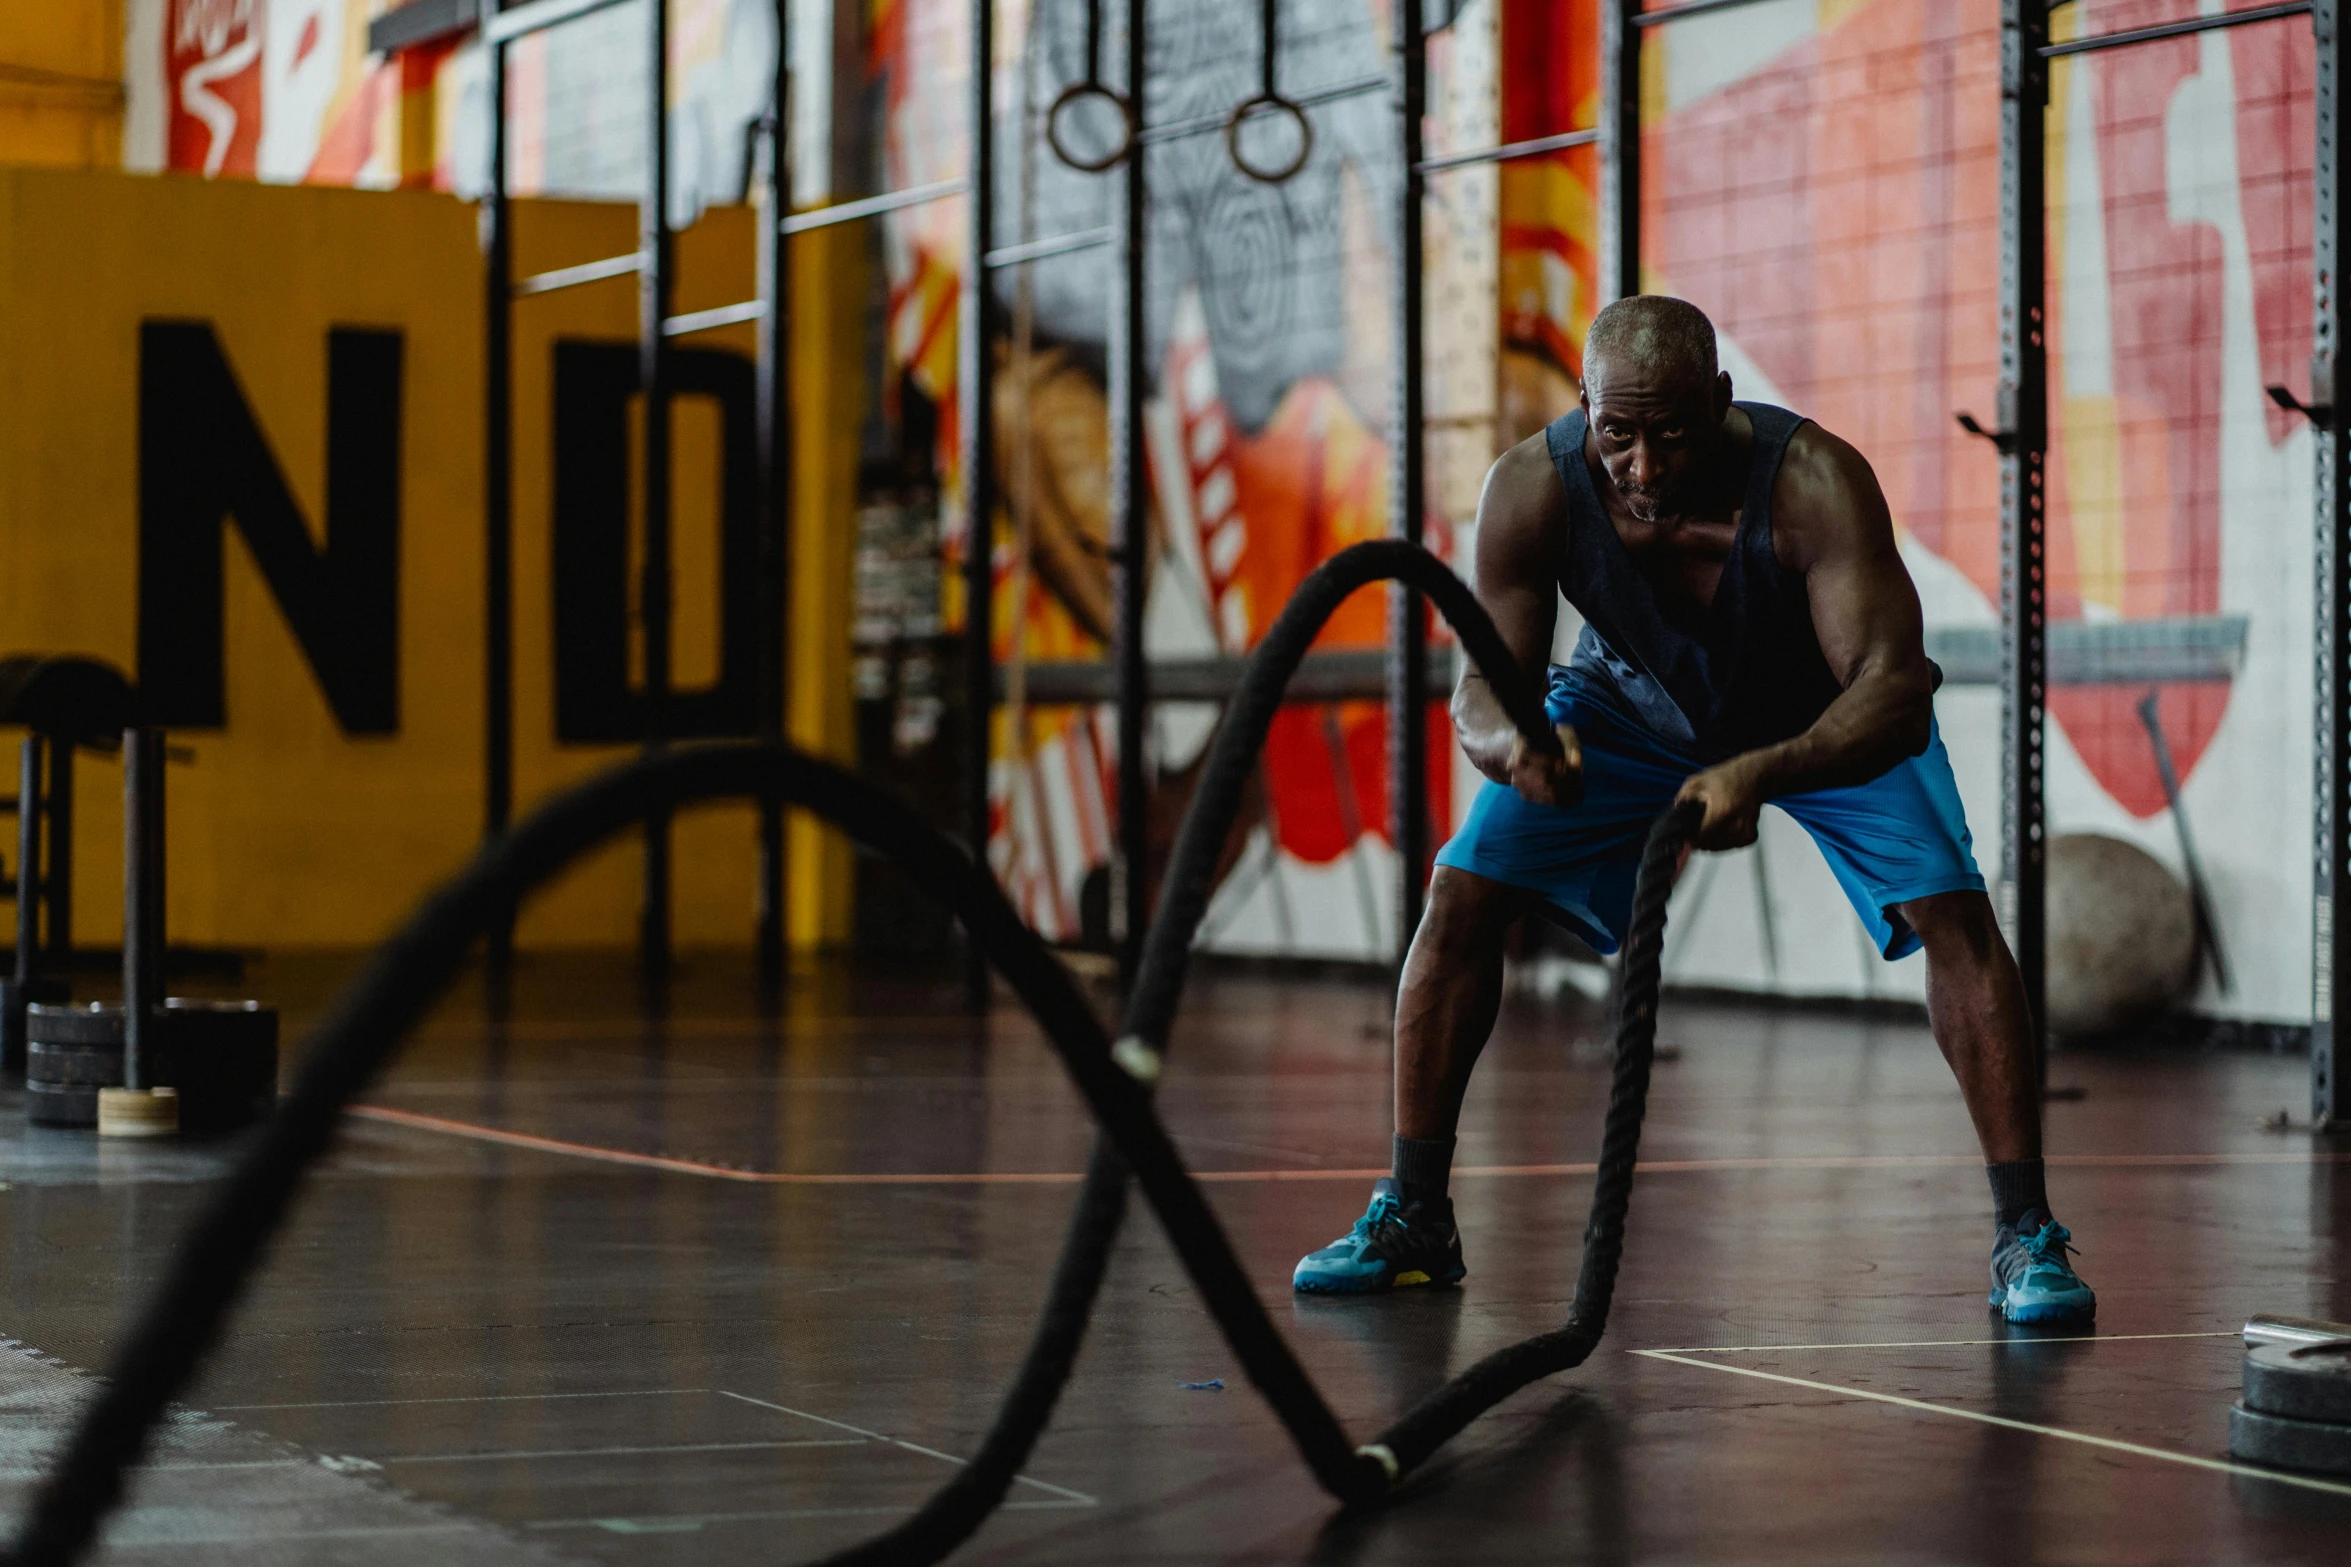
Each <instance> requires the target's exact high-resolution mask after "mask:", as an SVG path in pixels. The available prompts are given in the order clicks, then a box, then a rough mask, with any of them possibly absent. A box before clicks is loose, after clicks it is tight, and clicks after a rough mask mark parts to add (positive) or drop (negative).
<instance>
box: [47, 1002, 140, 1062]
mask: <svg viewBox="0 0 2351 1567" xmlns="http://www.w3.org/2000/svg"><path fill="white" fill-rule="evenodd" d="M25 1037H26V1038H27V1039H29V1040H31V1041H32V1042H33V1043H35V1044H41V1045H112V1046H113V1047H114V1048H115V1049H117V1050H120V1049H121V1048H122V1008H121V1007H119V1006H115V1005H112V1004H111V1003H107V1002H98V1001H93V1002H90V1003H88V1004H87V1005H84V1006H67V1005H57V1006H41V1005H35V1006H32V1007H30V1008H27V1009H26V1012H25Z"/></svg>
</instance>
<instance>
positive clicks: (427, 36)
mask: <svg viewBox="0 0 2351 1567" xmlns="http://www.w3.org/2000/svg"><path fill="white" fill-rule="evenodd" d="M481 19H482V7H481V0H408V3H407V4H406V5H400V6H394V7H393V8H392V9H391V10H389V11H386V12H385V13H384V14H383V15H381V16H379V17H377V18H376V19H375V20H373V21H371V22H369V23H368V24H367V48H368V52H369V53H370V54H398V53H399V52H400V51H401V50H403V49H413V48H415V47H416V46H417V45H419V44H429V43H437V42H439V41H440V40H441V39H443V38H448V37H452V36H454V35H455V34H458V33H470V32H472V31H473V29H474V24H475V23H477V22H479V21H480V20H481Z"/></svg>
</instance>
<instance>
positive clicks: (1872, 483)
mask: <svg viewBox="0 0 2351 1567" xmlns="http://www.w3.org/2000/svg"><path fill="white" fill-rule="evenodd" d="M1771 516H1772V543H1773V552H1774V553H1775V554H1777V555H1778V556H1779V557H1780V560H1781V562H1782V563H1783V564H1784V565H1787V566H1789V567H1792V568H1794V569H1796V570H1803V569H1804V568H1805V567H1807V566H1809V565H1811V564H1813V563H1814V562H1816V561H1819V560H1821V559H1823V558H1824V557H1827V556H1830V555H1834V554H1839V553H1845V552H1849V551H1853V550H1856V549H1858V550H1864V551H1868V550H1874V549H1877V548H1880V547H1884V548H1891V547H1892V546H1893V542H1894V525H1893V518H1892V516H1891V515H1890V514H1889V513H1888V511H1887V509H1886V497H1885V493H1884V492H1883V491H1882V490H1880V489H1879V488H1878V476H1877V473H1876V470H1874V469H1872V468H1871V467H1870V465H1869V459H1868V458H1866V457H1864V456H1862V455H1861V453H1860V452H1859V451H1858V450H1856V449H1855V448H1854V446H1853V445H1852V443H1851V442H1849V441H1846V440H1844V439H1842V438H1840V437H1839V436H1836V435H1834V434H1832V433H1830V432H1829V431H1827V430H1824V429H1822V428H1821V427H1820V426H1819V425H1817V424H1813V423H1809V422H1808V423H1806V424H1805V425H1804V426H1803V427H1802V428H1801V429H1799V430H1798V431H1797V432H1796V433H1795V435H1794V436H1792V437H1790V439H1789V441H1788V451H1787V455H1786V456H1785V457H1783V458H1782V459H1781V461H1780V471H1779V476H1778V478H1777V479H1775V480H1774V481H1773V483H1772V491H1771Z"/></svg>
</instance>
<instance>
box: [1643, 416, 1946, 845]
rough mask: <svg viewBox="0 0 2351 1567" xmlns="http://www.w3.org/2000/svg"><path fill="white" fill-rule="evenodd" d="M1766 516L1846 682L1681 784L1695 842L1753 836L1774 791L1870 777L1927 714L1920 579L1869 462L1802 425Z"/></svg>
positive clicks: (1919, 746) (1926, 723)
mask: <svg viewBox="0 0 2351 1567" xmlns="http://www.w3.org/2000/svg"><path fill="white" fill-rule="evenodd" d="M1772 516H1773V524H1774V534H1775V538H1776V539H1777V540H1778V541H1779V542H1781V543H1782V544H1784V545H1785V546H1786V547H1787V548H1788V549H1789V550H1790V551H1791V552H1792V554H1793V557H1794V558H1793V559H1792V560H1791V561H1790V562H1789V563H1790V564H1791V565H1793V566H1795V567H1796V568H1797V569H1799V570H1801V571H1802V572H1803V573H1804V583H1805V589H1806V592H1807V594H1808V596H1809V597H1810V599H1811V602H1812V629H1813V633H1814V635H1816V636H1817V637H1818V638H1819V639H1820V650H1821V652H1822V654H1823V655H1824V656H1825V657H1826V658H1827V659H1828V664H1829V669H1830V671H1831V672H1832V673H1833V674H1835V675H1836V677H1837V681H1838V683H1839V684H1840V685H1842V686H1843V687H1844V688H1845V690H1844V694H1843V695H1841V696H1839V697H1838V698H1837V699H1836V700H1835V701H1834V702H1831V703H1830V704H1829V706H1828V709H1827V711H1825V712H1823V713H1822V714H1821V715H1820V717H1819V718H1818V719H1817V720H1815V721H1814V723H1813V725H1812V727H1811V728H1810V729H1807V730H1805V731H1804V733H1802V734H1800V735H1798V736H1796V737H1795V738H1794V739H1792V740H1785V741H1782V742H1781V743H1779V744H1778V745H1769V746H1764V747H1762V748H1761V749H1758V750H1754V751H1749V752H1747V753H1745V754H1744V755H1741V756H1735V757H1733V758H1732V759H1731V760H1729V761H1728V762H1725V763H1723V764H1722V765H1721V766H1719V767H1713V768H1709V769H1708V770H1707V771H1705V772H1703V773H1700V774H1698V776H1696V777H1695V778H1692V779H1691V780H1690V781H1689V782H1688V783H1687V784H1685V785H1683V786H1682V792H1681V797H1682V798H1683V799H1696V800H1700V801H1703V802H1704V803H1705V806H1706V817H1705V820H1704V822H1703V823H1702V824H1701V825H1700V827H1699V830H1698V845H1699V847H1701V848H1706V849H1735V848H1738V847H1740V846H1742V845H1745V844H1750V843H1753V842H1754V841H1755V818H1756V813H1757V812H1758V811H1760V810H1761V809H1762V806H1763V803H1764V801H1766V800H1769V799H1771V798H1773V797H1774V796H1777V795H1783V794H1802V793H1804V792H1806V791H1808V790H1812V789H1834V788H1839V787H1842V786H1845V785H1849V784H1858V783H1866V782H1868V781H1869V780H1870V779H1872V778H1875V777H1877V776H1878V775H1879V774H1880V773H1883V772H1884V771H1885V770H1886V769H1887V768H1889V767H1891V766H1893V765H1894V764H1895V763H1896V762H1899V761H1901V760H1902V759H1903V758H1904V757H1907V756H1916V755H1917V754H1918V753H1919V752H1921V751H1923V750H1925V749H1926V744H1927V737H1928V735H1929V734H1930V732H1931V726H1932V724H1933V722H1934V675H1933V671H1932V668H1931V666H1929V664H1928V663H1927V656H1926V641H1925V634H1924V631H1923V630H1922V625H1921V618H1920V615H1919V608H1918V589H1917V588H1916V587H1915V586H1913V585H1912V583H1911V580H1910V572H1909V570H1908V568H1906V567H1905V566H1904V565H1903V564H1902V554H1901V551H1900V550H1899V549H1898V548H1897V547H1896V546H1895V543H1894V522H1893V517H1892V516H1891V514H1890V513H1889V512H1888V511H1887V508H1886V498H1885V495H1884V494H1883V493H1882V492H1881V491H1880V490H1879V488H1878V481H1877V475H1876V474H1874V473H1873V472H1871V471H1870V466H1869V464H1868V462H1867V461H1865V460H1864V459H1863V457H1862V455H1861V454H1860V453H1859V452H1857V451H1855V450H1854V449H1853V448H1852V447H1851V446H1849V445H1847V444H1846V443H1845V442H1843V441H1841V440H1839V439H1837V438H1836V437H1835V436H1833V435H1830V434H1829V433H1828V432H1827V431H1825V430H1822V429H1821V428H1820V427H1819V426H1818V425H1812V426H1808V427H1807V428H1806V429H1805V430H1804V431H1803V432H1802V433H1801V434H1800V435H1799V436H1798V437H1797V440H1796V442H1795V443H1793V444H1792V445H1791V446H1790V447H1789V450H1788V455H1787V459H1786V461H1785V463H1784V464H1783V465H1782V467H1781V470H1780V478H1779V482H1778V484H1777V486H1776V487H1775V489H1774V490H1773V494H1772Z"/></svg>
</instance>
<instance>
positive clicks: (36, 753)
mask: <svg viewBox="0 0 2351 1567" xmlns="http://www.w3.org/2000/svg"><path fill="white" fill-rule="evenodd" d="M42 744H43V741H42V739H41V737H40V736H39V735H37V734H29V735H26V736H25V737H24V743H23V744H22V745H21V746H20V747H19V748H18V751H17V770H16V778H17V783H16V987H17V996H16V1002H17V1004H18V1005H22V1004H23V1002H24V999H25V997H24V991H25V989H26V987H28V986H30V985H31V984H32V982H33V981H34V980H36V979H38V978H40V977H41V747H42Z"/></svg>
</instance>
